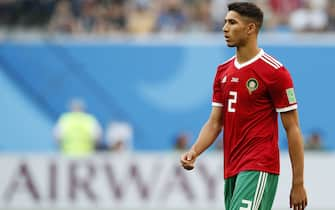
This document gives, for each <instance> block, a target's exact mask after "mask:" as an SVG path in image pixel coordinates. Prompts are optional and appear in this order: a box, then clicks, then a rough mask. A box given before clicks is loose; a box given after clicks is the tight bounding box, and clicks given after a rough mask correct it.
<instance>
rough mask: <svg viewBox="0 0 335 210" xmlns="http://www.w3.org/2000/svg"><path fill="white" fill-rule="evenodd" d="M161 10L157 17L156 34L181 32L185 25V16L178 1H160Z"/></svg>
mask: <svg viewBox="0 0 335 210" xmlns="http://www.w3.org/2000/svg"><path fill="white" fill-rule="evenodd" d="M161 6H162V8H161V11H160V13H159V15H158V20H157V23H156V30H157V31H158V32H167V33H177V32H182V31H183V30H184V29H185V26H186V24H187V22H186V14H185V11H184V10H183V8H182V2H181V1H179V0H167V1H162V5H161Z"/></svg>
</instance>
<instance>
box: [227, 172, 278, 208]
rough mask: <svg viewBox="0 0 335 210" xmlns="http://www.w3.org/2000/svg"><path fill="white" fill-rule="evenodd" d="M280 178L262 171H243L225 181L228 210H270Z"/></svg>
mask: <svg viewBox="0 0 335 210" xmlns="http://www.w3.org/2000/svg"><path fill="white" fill-rule="evenodd" d="M278 177H279V176H278V175H276V174H270V173H266V172H261V171H243V172H241V173H239V174H238V175H236V176H233V177H230V178H228V179H225V187H224V191H225V192H224V194H225V207H226V210H270V209H271V207H272V204H273V201H274V198H275V194H276V191H277V184H278Z"/></svg>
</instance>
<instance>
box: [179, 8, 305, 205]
mask: <svg viewBox="0 0 335 210" xmlns="http://www.w3.org/2000/svg"><path fill="white" fill-rule="evenodd" d="M262 22H263V12H262V11H261V9H260V8H259V7H257V6H256V5H255V4H253V3H248V2H238V3H231V4H229V5H228V13H227V15H226V17H225V24H224V26H223V32H224V37H225V40H226V42H227V45H228V46H229V47H235V48H236V55H235V56H234V57H233V58H231V59H229V60H228V61H226V62H225V63H223V64H221V65H219V66H218V68H217V73H216V76H215V80H214V85H213V97H212V111H211V114H210V116H209V119H208V121H207V122H206V123H205V124H204V126H203V127H202V129H201V131H200V133H199V136H198V138H197V140H196V142H195V143H194V145H193V146H192V147H191V148H190V150H189V151H187V152H186V153H184V154H183V155H182V156H181V159H180V162H181V165H182V166H183V167H184V168H185V169H188V170H190V169H192V168H193V167H194V163H195V160H196V158H197V157H198V156H199V155H200V154H201V153H202V152H203V151H204V150H206V149H207V148H208V147H209V146H210V145H211V144H212V143H213V142H214V140H215V139H216V137H217V136H218V134H219V133H220V132H221V130H222V128H223V132H224V135H223V136H224V137H223V138H224V146H223V147H224V179H225V192H224V195H225V207H226V210H242V209H243V210H257V209H258V210H270V209H271V207H272V204H273V200H274V197H275V193H276V190H277V184H278V177H279V148H278V114H277V113H280V117H281V120H282V123H283V126H284V128H285V131H286V135H287V139H288V145H289V155H290V160H291V165H292V186H291V193H290V208H293V209H294V210H298V209H299V210H301V209H305V207H306V206H307V195H306V190H305V187H304V153H303V141H302V135H301V131H300V127H299V120H298V112H297V101H296V98H295V94H294V87H293V82H292V79H291V76H290V74H289V72H288V71H287V69H286V68H285V67H284V66H283V65H282V64H281V63H280V62H279V61H277V60H276V59H275V58H273V57H272V56H270V55H268V54H267V53H266V52H264V50H263V49H260V48H259V47H258V44H257V36H258V32H259V31H260V28H261V26H262Z"/></svg>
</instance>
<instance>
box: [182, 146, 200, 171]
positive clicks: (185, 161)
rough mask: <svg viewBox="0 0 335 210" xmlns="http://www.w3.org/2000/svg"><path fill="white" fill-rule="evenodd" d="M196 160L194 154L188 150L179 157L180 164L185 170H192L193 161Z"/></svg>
mask: <svg viewBox="0 0 335 210" xmlns="http://www.w3.org/2000/svg"><path fill="white" fill-rule="evenodd" d="M196 158H197V155H196V152H195V151H193V150H190V151H188V152H186V153H184V154H182V155H181V157H180V163H181V165H182V166H183V168H184V169H186V170H192V169H193V168H194V163H195V159H196Z"/></svg>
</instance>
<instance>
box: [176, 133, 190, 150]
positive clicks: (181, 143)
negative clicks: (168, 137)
mask: <svg viewBox="0 0 335 210" xmlns="http://www.w3.org/2000/svg"><path fill="white" fill-rule="evenodd" d="M189 139H190V135H189V134H188V133H186V132H181V133H179V134H178V135H177V137H176V139H175V143H174V148H175V150H176V151H184V150H187V149H188V146H189V145H188V144H189Z"/></svg>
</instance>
